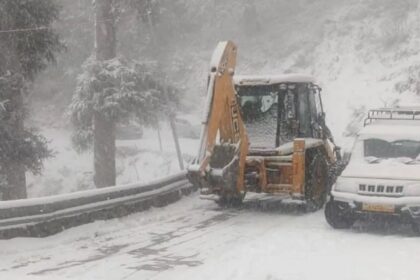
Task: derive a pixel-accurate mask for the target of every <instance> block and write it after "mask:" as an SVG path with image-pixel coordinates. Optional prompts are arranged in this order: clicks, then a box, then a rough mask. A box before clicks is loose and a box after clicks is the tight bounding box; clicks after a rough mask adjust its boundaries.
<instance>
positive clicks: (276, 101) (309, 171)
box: [188, 42, 339, 210]
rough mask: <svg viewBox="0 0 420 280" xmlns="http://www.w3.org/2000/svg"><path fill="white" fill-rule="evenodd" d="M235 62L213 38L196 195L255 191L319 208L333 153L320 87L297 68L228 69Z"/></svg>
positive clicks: (194, 176) (227, 198) (222, 198)
mask: <svg viewBox="0 0 420 280" xmlns="http://www.w3.org/2000/svg"><path fill="white" fill-rule="evenodd" d="M235 66H236V46H235V45H234V44H233V43H232V42H222V43H219V45H218V47H217V48H216V51H215V52H214V54H213V58H212V62H211V70H210V76H209V85H208V93H207V103H206V107H205V110H204V115H203V120H202V123H203V128H202V133H201V144H200V150H199V152H198V156H197V158H196V160H195V161H194V162H192V163H191V165H190V166H189V167H188V177H189V178H190V181H191V182H192V183H193V184H195V185H196V186H198V187H199V188H200V190H201V195H202V198H207V199H213V200H215V201H216V202H218V203H219V204H221V205H231V204H238V203H240V202H241V201H242V199H243V198H244V196H245V194H246V193H247V192H256V193H269V194H273V195H281V196H283V197H284V198H292V199H296V200H300V201H304V202H306V205H307V206H308V207H307V208H308V209H311V210H315V209H318V208H320V207H322V205H323V204H324V202H325V199H326V194H327V192H328V191H329V186H330V185H331V184H332V181H333V176H332V173H333V170H335V169H336V164H337V160H339V152H338V149H337V148H336V146H335V145H334V142H333V138H332V136H331V133H330V131H329V129H328V128H327V126H326V125H325V120H324V112H323V108H322V102H321V96H320V92H321V89H320V88H319V87H318V86H317V85H316V84H315V82H314V79H313V78H312V77H309V76H304V75H295V74H293V75H279V76H234V72H235Z"/></svg>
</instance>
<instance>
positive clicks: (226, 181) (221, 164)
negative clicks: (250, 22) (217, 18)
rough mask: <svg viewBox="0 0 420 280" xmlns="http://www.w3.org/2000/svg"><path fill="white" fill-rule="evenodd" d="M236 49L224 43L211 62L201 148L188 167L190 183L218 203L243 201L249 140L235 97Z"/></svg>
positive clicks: (230, 43)
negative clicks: (236, 199)
mask: <svg viewBox="0 0 420 280" xmlns="http://www.w3.org/2000/svg"><path fill="white" fill-rule="evenodd" d="M235 66H236V46H235V44H233V43H232V42H230V41H228V42H221V43H219V45H218V46H217V48H216V50H215V52H214V54H213V57H212V61H211V67H210V74H209V80H208V90H207V100H206V105H205V109H204V114H203V118H202V132H201V137H200V148H199V151H198V156H197V158H196V159H195V161H194V162H193V163H192V164H191V165H190V166H189V167H188V177H189V178H190V181H191V182H192V183H193V184H194V185H196V186H198V187H200V189H201V193H202V195H203V196H205V195H208V194H211V195H212V196H215V197H209V198H212V199H215V200H220V199H233V198H239V197H241V193H242V192H243V191H244V189H243V188H244V170H245V161H246V155H247V152H248V138H247V135H246V132H245V127H244V125H243V122H242V120H241V115H240V111H239V105H238V103H237V99H236V96H235V89H234V83H233V75H234V73H235Z"/></svg>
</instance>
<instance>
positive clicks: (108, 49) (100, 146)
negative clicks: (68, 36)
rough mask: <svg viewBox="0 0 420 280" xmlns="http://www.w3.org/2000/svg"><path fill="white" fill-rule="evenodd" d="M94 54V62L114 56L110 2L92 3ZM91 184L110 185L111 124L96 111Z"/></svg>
mask: <svg viewBox="0 0 420 280" xmlns="http://www.w3.org/2000/svg"><path fill="white" fill-rule="evenodd" d="M95 31H96V36H95V52H96V59H97V60H109V59H113V58H115V56H116V32H115V19H114V15H113V11H112V0H96V1H95ZM93 151H94V172H95V175H94V182H95V185H96V187H97V188H102V187H107V186H114V185H115V183H116V167H115V123H113V122H112V121H109V120H107V119H106V118H105V117H104V116H103V115H101V114H100V113H98V112H96V113H95V114H94V120H93Z"/></svg>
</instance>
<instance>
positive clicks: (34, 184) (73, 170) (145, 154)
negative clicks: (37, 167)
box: [27, 126, 198, 197]
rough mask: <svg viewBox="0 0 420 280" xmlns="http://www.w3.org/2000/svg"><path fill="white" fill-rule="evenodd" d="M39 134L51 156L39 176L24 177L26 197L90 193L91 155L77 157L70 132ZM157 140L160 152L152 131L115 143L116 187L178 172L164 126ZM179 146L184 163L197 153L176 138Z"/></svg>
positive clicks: (195, 146)
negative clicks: (88, 190)
mask: <svg viewBox="0 0 420 280" xmlns="http://www.w3.org/2000/svg"><path fill="white" fill-rule="evenodd" d="M42 133H43V134H44V135H45V136H46V137H47V139H49V140H50V144H49V147H50V149H52V150H54V152H55V156H54V157H53V158H50V159H48V160H46V161H45V164H44V167H45V168H44V170H43V173H42V174H41V175H39V176H34V175H32V174H30V173H28V174H27V180H28V193H29V196H30V197H40V196H48V195H54V194H62V193H69V192H74V191H80V190H87V189H93V188H94V185H93V183H92V182H93V155H92V153H91V152H86V153H82V154H79V153H77V152H76V151H75V150H74V149H73V147H72V145H71V132H70V131H67V130H64V129H59V128H49V129H44V130H43V131H42ZM161 137H162V151H160V145H159V141H158V136H157V132H156V131H154V130H145V132H144V133H143V137H142V138H141V139H137V140H121V141H120V140H119V141H117V156H116V160H117V184H127V183H134V182H143V183H146V182H149V181H152V180H155V179H158V178H162V177H165V176H167V175H171V174H174V173H177V172H179V171H180V168H179V164H178V158H177V156H176V151H175V146H174V143H173V138H172V134H171V132H170V130H169V128H167V127H166V126H164V127H163V128H162V131H161ZM180 146H181V151H182V153H183V158H184V160H190V159H191V158H192V156H193V155H195V154H196V153H197V150H198V141H197V140H195V139H188V138H180Z"/></svg>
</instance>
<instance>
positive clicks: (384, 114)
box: [364, 107, 420, 126]
mask: <svg viewBox="0 0 420 280" xmlns="http://www.w3.org/2000/svg"><path fill="white" fill-rule="evenodd" d="M375 120H401V121H402V120H404V121H407V120H409V121H410V120H411V121H420V107H396V108H379V109H373V110H369V112H368V116H367V118H366V119H365V121H364V126H366V125H368V124H371V123H372V122H373V121H375Z"/></svg>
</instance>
